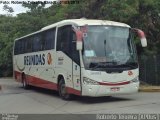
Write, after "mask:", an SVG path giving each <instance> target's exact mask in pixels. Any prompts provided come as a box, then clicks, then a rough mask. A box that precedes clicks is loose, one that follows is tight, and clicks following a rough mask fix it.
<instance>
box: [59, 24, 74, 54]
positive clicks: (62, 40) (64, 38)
mask: <svg viewBox="0 0 160 120" xmlns="http://www.w3.org/2000/svg"><path fill="white" fill-rule="evenodd" d="M71 28H72V27H71V25H66V26H63V27H60V28H58V34H57V51H63V52H64V53H66V54H67V55H68V56H70V55H71V53H70V52H71V48H70V47H71V46H70V44H71V39H70V32H71Z"/></svg>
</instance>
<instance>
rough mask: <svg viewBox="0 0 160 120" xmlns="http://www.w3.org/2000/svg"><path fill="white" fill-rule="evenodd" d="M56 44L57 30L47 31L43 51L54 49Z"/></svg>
mask: <svg viewBox="0 0 160 120" xmlns="http://www.w3.org/2000/svg"><path fill="white" fill-rule="evenodd" d="M54 43H55V29H51V30H47V31H45V32H44V38H43V41H42V45H43V49H45V50H50V49H54V45H55V44H54Z"/></svg>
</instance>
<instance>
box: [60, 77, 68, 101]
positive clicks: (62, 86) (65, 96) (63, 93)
mask: <svg viewBox="0 0 160 120" xmlns="http://www.w3.org/2000/svg"><path fill="white" fill-rule="evenodd" d="M58 92H59V96H60V97H61V98H62V99H64V100H70V99H71V94H69V93H67V88H66V85H65V82H64V79H61V80H60V81H59V83H58Z"/></svg>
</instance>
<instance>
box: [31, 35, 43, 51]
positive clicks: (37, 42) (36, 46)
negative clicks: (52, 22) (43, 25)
mask: <svg viewBox="0 0 160 120" xmlns="http://www.w3.org/2000/svg"><path fill="white" fill-rule="evenodd" d="M41 40H42V37H41V34H36V35H34V36H33V42H32V45H33V48H32V51H33V52H37V51H40V50H41V43H42V42H41Z"/></svg>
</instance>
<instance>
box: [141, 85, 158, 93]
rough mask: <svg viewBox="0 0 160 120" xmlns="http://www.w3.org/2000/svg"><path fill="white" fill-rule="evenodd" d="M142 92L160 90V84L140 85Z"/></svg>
mask: <svg viewBox="0 0 160 120" xmlns="http://www.w3.org/2000/svg"><path fill="white" fill-rule="evenodd" d="M139 91H140V92H160V86H140V88H139Z"/></svg>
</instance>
